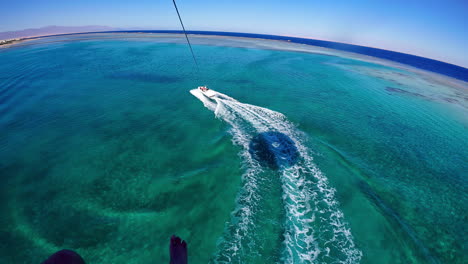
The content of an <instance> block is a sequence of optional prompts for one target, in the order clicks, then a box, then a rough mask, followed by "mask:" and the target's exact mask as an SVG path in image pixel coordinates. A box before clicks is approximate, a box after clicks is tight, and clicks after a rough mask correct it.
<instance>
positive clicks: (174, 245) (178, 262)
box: [169, 236, 188, 264]
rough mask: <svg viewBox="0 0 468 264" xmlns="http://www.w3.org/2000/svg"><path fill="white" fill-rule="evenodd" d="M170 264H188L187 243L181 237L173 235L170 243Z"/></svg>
mask: <svg viewBox="0 0 468 264" xmlns="http://www.w3.org/2000/svg"><path fill="white" fill-rule="evenodd" d="M169 253H170V256H171V261H170V262H169V263H170V264H187V263H188V262H187V243H185V241H183V240H182V239H180V237H177V236H172V237H171V243H170V245H169Z"/></svg>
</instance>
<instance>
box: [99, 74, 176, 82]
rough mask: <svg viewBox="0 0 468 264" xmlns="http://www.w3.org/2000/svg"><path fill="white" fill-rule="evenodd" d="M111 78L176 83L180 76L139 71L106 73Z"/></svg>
mask: <svg viewBox="0 0 468 264" xmlns="http://www.w3.org/2000/svg"><path fill="white" fill-rule="evenodd" d="M107 77H108V78H111V79H120V80H131V81H139V82H153V83H176V82H180V81H181V78H179V77H175V76H167V75H162V74H157V73H140V72H116V73H114V74H111V75H108V76H107Z"/></svg>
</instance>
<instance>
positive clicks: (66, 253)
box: [42, 249, 85, 264]
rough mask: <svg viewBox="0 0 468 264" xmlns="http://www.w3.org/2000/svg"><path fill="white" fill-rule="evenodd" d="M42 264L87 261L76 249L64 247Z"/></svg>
mask: <svg viewBox="0 0 468 264" xmlns="http://www.w3.org/2000/svg"><path fill="white" fill-rule="evenodd" d="M42 264H85V262H84V260H83V258H81V256H80V255H78V253H76V252H75V251H72V250H68V249H62V250H60V251H57V252H56V253H54V254H53V255H52V256H50V257H49V258H48V259H47V260H46V261H44V262H42Z"/></svg>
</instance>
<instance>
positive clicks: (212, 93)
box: [198, 85, 218, 99]
mask: <svg viewBox="0 0 468 264" xmlns="http://www.w3.org/2000/svg"><path fill="white" fill-rule="evenodd" d="M198 90H200V92H201V93H202V94H203V95H204V96H206V97H208V98H210V99H211V98H213V97H215V96H216V95H217V94H218V93H217V92H215V91H213V90H210V89H209V88H208V87H206V85H205V86H198Z"/></svg>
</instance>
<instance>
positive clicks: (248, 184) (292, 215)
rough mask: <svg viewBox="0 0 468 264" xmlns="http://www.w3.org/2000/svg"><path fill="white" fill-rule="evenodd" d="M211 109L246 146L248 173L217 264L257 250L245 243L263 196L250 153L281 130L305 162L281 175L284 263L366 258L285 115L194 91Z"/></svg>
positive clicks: (242, 155) (283, 171)
mask: <svg viewBox="0 0 468 264" xmlns="http://www.w3.org/2000/svg"><path fill="white" fill-rule="evenodd" d="M190 92H191V93H192V94H193V95H194V96H196V97H197V98H198V99H200V100H201V101H202V102H203V104H204V105H205V107H207V108H208V109H210V110H212V111H214V112H215V115H216V117H218V118H220V119H222V120H224V121H226V122H227V123H229V124H230V125H231V127H232V129H231V134H232V135H233V142H234V143H235V144H237V145H240V146H242V147H243V150H242V151H241V153H240V156H241V157H242V159H243V161H244V164H245V169H246V172H245V173H244V175H243V188H242V190H241V191H240V194H239V196H238V198H237V201H236V202H237V203H236V204H237V208H236V209H235V211H234V212H233V217H234V218H235V219H233V220H232V221H231V222H232V223H234V225H233V224H231V225H230V226H229V227H228V231H227V233H229V234H231V235H229V234H228V235H227V236H228V239H225V241H223V243H225V244H226V245H225V246H223V247H222V248H220V250H221V251H222V252H220V253H219V254H218V256H217V258H216V261H215V262H225V263H230V262H233V261H236V262H242V259H241V258H240V257H241V255H240V253H241V252H242V250H243V247H246V246H247V247H248V246H250V247H251V248H249V250H250V251H251V252H252V251H255V248H254V247H255V245H248V244H245V243H243V242H244V241H243V240H244V239H245V238H246V235H247V234H249V233H251V232H252V230H253V229H254V228H255V227H254V226H253V222H252V218H253V216H254V214H255V212H256V211H258V209H257V208H256V206H257V203H258V200H259V199H260V194H259V193H258V182H259V181H260V180H261V179H260V178H259V177H258V175H259V173H260V172H261V171H262V167H261V166H260V165H259V164H258V162H257V161H255V160H254V159H252V157H251V155H250V154H249V152H248V149H249V143H250V140H251V139H252V137H253V136H254V135H255V134H257V133H261V132H266V131H277V132H281V133H283V134H285V135H287V136H289V137H290V138H291V139H292V140H293V141H294V143H295V145H296V147H297V149H298V152H299V154H300V156H301V159H300V161H299V162H298V163H297V164H296V165H294V166H292V167H289V168H283V169H281V170H280V177H281V184H282V186H281V187H282V191H283V197H282V198H283V203H284V206H285V212H286V217H287V221H286V222H285V223H284V227H285V233H284V251H283V254H282V262H284V263H319V262H327V263H330V262H333V263H358V262H359V261H360V259H361V257H362V253H361V251H359V250H358V249H357V248H356V247H355V244H354V241H353V237H352V235H351V232H350V230H349V228H348V227H347V224H346V222H345V220H344V216H343V213H342V212H341V210H340V209H339V208H338V202H337V200H336V199H335V190H334V189H333V188H332V187H330V186H329V184H328V180H327V178H326V177H325V176H324V175H323V173H322V172H321V171H320V170H319V169H318V168H317V166H316V165H315V164H314V163H313V159H312V157H311V156H310V154H309V151H308V149H307V148H306V147H305V146H304V145H303V144H302V141H303V140H302V139H303V138H304V135H303V134H302V133H301V132H300V131H298V130H297V129H296V127H295V126H294V125H293V124H291V123H290V122H289V121H287V119H286V117H285V116H284V115H282V114H281V113H278V112H275V111H272V110H269V109H266V108H262V107H258V106H254V105H249V104H243V103H240V102H238V101H236V100H234V99H233V98H231V97H228V96H227V95H224V94H221V93H218V96H217V97H215V98H214V100H210V99H208V98H206V97H205V96H204V95H203V94H202V93H201V92H200V91H198V90H197V89H194V90H191V91H190Z"/></svg>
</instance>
